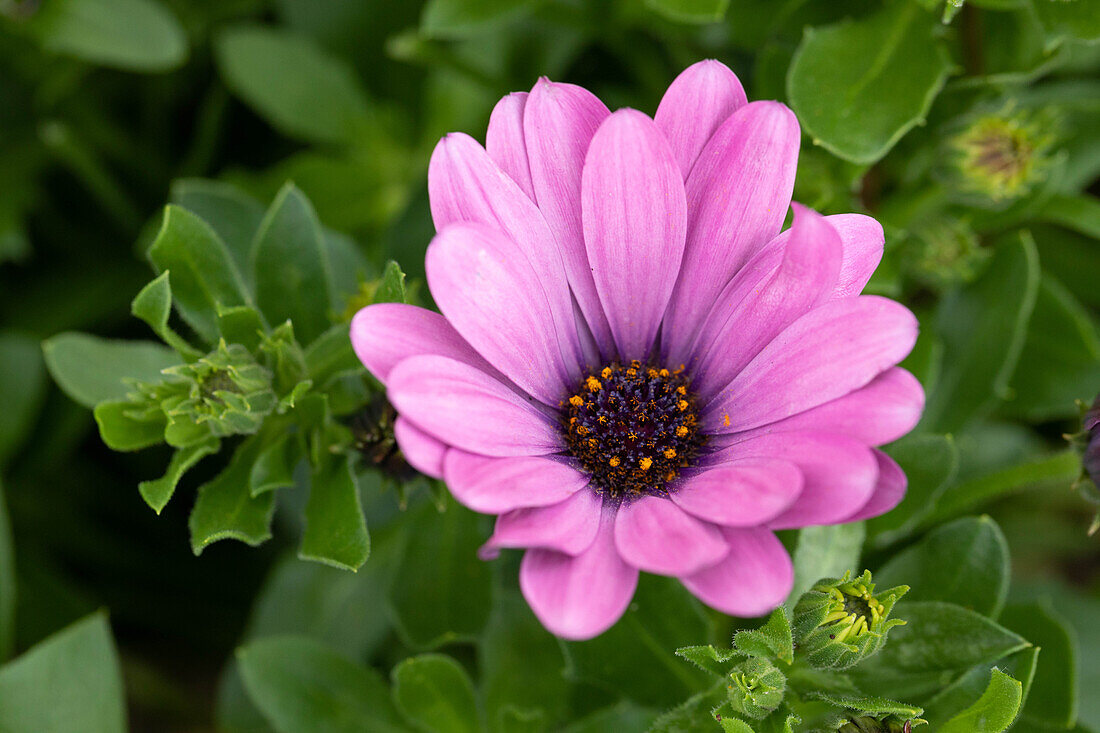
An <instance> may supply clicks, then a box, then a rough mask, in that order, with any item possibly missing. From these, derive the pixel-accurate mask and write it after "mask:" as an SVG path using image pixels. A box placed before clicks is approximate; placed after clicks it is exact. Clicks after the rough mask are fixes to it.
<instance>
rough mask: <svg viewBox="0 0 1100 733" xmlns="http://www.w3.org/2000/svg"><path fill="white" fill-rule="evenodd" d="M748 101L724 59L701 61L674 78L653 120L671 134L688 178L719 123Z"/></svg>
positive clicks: (677, 157) (676, 152) (683, 171)
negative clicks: (722, 60) (723, 61)
mask: <svg viewBox="0 0 1100 733" xmlns="http://www.w3.org/2000/svg"><path fill="white" fill-rule="evenodd" d="M746 102H748V99H747V98H746V97H745V90H744V88H743V87H742V86H741V82H740V81H739V80H738V79H737V75H736V74H734V73H733V72H732V71H730V70H729V67H727V66H726V65H725V64H723V63H722V62H721V61H715V60H713V59H707V60H705V61H699V62H698V63H694V64H692V65H691V66H689V67H687V68H686V69H684V70H683V71H682V72H680V75H679V76H678V77H676V79H674V80H673V82H672V84H670V85H669V87H668V91H666V92H665V96H663V97H662V98H661V104H660V106H658V107H657V114H656V115H654V117H653V120H654V121H655V122H656V123H657V127H659V128H661V132H663V133H664V134H665V137H666V138H668V143H669V146H670V147H671V148H672V153H673V155H675V156H676V162H677V164H679V166H680V172H681V173H682V174H683V177H684V178H687V177H688V173H689V172H690V171H691V167H692V166H693V165H694V164H695V159H696V158H698V157H699V152H700V151H701V150H702V149H703V146H704V145H706V142H707V140H710V136H711V135H713V134H714V131H715V130H717V129H718V126H719V125H721V124H722V123H723V122H725V121H726V118H727V117H729V116H730V115H731V114H733V113H734V112H736V111H737V110H738V109H739V108H741V107H743V106H745V103H746Z"/></svg>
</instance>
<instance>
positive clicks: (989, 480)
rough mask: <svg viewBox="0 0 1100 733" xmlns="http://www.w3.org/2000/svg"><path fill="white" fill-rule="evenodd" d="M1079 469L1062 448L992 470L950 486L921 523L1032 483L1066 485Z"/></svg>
mask: <svg viewBox="0 0 1100 733" xmlns="http://www.w3.org/2000/svg"><path fill="white" fill-rule="evenodd" d="M1080 473H1081V459H1080V457H1079V456H1078V455H1077V453H1076V452H1075V451H1073V450H1064V451H1061V452H1060V453H1055V454H1053V455H1051V456H1045V457H1043V458H1039V459H1038V460H1034V461H1029V462H1027V463H1021V464H1019V465H1016V466H1009V467H1008V468H1004V469H1001V470H999V471H994V472H992V473H988V474H985V475H982V476H979V477H977V478H973V479H970V480H968V481H964V482H963V483H960V484H957V485H955V486H953V487H951V490H950V491H948V492H946V493H945V494H944V495H943V497H942V498H941V499H940V501H939V503H938V505H937V506H936V511H935V512H934V513H933V514H932V515H931V516H929V517H928V518H926V520H925V523H932V522H936V521H942V520H943V519H947V518H950V517H953V516H956V515H958V514H961V513H962V512H965V511H968V510H970V509H972V508H974V507H975V506H978V505H980V504H983V503H985V502H988V501H991V500H992V499H995V498H997V497H999V496H1004V495H1006V494H1010V493H1012V492H1016V491H1022V490H1023V489H1025V488H1028V487H1031V486H1036V485H1040V484H1043V485H1051V486H1058V485H1063V486H1067V487H1068V486H1069V485H1070V484H1071V483H1072V482H1073V481H1074V480H1075V479H1076V478H1077V477H1078V476H1079V475H1080Z"/></svg>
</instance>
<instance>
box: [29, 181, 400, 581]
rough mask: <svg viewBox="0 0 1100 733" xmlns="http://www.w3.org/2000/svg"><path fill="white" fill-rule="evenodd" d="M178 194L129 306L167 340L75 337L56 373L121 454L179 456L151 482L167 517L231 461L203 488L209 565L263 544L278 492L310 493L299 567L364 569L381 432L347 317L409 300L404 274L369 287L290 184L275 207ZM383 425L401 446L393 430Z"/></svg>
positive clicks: (53, 357) (196, 528) (224, 189)
mask: <svg viewBox="0 0 1100 733" xmlns="http://www.w3.org/2000/svg"><path fill="white" fill-rule="evenodd" d="M177 197H178V198H179V199H180V202H179V203H173V204H170V205H169V206H168V207H166V209H165V210H164V213H163V216H162V219H161V222H160V229H159V231H158V232H157V234H156V236H155V237H154V238H153V241H152V243H151V244H150V245H149V248H148V252H147V254H148V258H149V261H150V263H151V264H152V266H153V268H154V269H155V270H156V271H157V273H158V274H157V276H156V277H155V278H154V279H153V280H152V281H151V282H150V283H149V284H148V285H146V286H145V287H144V288H143V289H142V290H141V292H139V293H138V294H137V296H136V297H135V298H134V300H133V303H132V307H131V310H132V312H133V314H134V315H135V316H136V317H137V318H139V319H141V320H142V321H144V322H145V323H146V325H148V327H149V328H150V329H151V330H152V331H153V333H154V334H156V335H157V336H158V337H159V338H160V339H161V341H162V342H163V345H161V344H157V343H155V342H152V341H130V342H116V341H109V340H105V339H99V338H96V337H93V336H88V335H84V334H75V333H70V334H62V335H59V336H56V337H54V338H53V339H51V340H50V341H49V342H47V343H46V345H45V355H46V361H47V364H48V366H49V368H50V370H51V372H52V373H53V375H54V377H55V379H56V380H57V381H58V383H59V384H60V385H62V387H63V388H65V389H66V391H67V392H68V393H69V394H70V395H71V396H72V397H73V398H74V399H76V400H78V401H80V402H83V403H84V404H86V405H88V406H90V407H92V408H93V410H94V414H95V420H96V423H97V425H98V427H99V433H100V436H101V438H102V439H103V442H104V443H106V444H107V445H108V446H109V447H110V448H112V449H114V450H119V451H134V450H140V449H144V448H149V447H152V446H155V445H161V444H167V445H168V446H170V447H171V448H173V449H174V453H173V454H172V457H171V459H170V461H169V463H168V467H167V469H166V471H165V474H164V476H162V477H161V478H157V479H152V480H148V481H144V482H142V483H141V485H140V486H139V490H140V492H141V495H142V497H143V498H144V499H145V501H146V502H147V503H148V504H149V506H150V507H152V508H153V509H154V510H155V511H156V512H157V513H158V514H159V513H160V512H161V511H162V510H163V509H164V508H165V507H166V506H167V505H168V503H169V501H170V500H171V499H172V496H173V494H174V493H175V491H176V487H177V485H178V484H179V483H180V481H181V479H182V478H183V476H184V475H185V474H186V473H187V472H188V471H189V470H191V469H193V468H194V467H195V466H196V464H198V463H199V462H200V461H202V460H203V459H204V458H206V457H207V456H210V455H214V454H218V453H219V452H222V451H223V450H225V452H226V453H227V454H229V458H228V462H227V465H226V466H225V468H224V469H222V471H221V472H220V473H218V474H217V475H215V476H214V477H213V478H212V479H210V480H208V481H206V482H205V483H203V484H202V485H201V486H200V487H199V489H198V498H197V500H196V501H195V505H194V507H193V509H192V511H191V517H190V522H189V525H190V529H191V545H192V549H193V550H194V552H195V553H196V554H198V553H200V552H201V551H202V550H203V548H205V547H206V546H207V545H209V544H210V543H212V542H215V541H217V540H220V539H224V538H233V539H237V540H240V541H243V542H246V543H248V544H253V545H255V544H258V543H260V542H263V541H264V540H266V539H267V538H268V537H270V536H271V529H270V527H271V519H272V514H273V512H274V509H275V504H276V496H277V491H276V490H278V489H289V488H292V487H295V486H298V485H302V484H304V485H307V486H308V491H309V498H308V500H307V501H306V503H305V508H304V520H305V528H304V530H303V533H302V540H301V545H300V549H299V554H300V556H301V557H303V558H306V559H311V560H317V561H319V562H324V563H328V564H331V565H335V566H337V567H344V568H349V569H355V568H358V567H359V566H360V565H362V564H363V562H365V561H366V559H367V555H368V553H369V548H370V540H369V535H368V533H367V527H366V521H365V518H364V515H363V511H362V509H361V507H360V497H359V488H358V478H357V469H356V466H357V463H358V461H357V456H358V455H359V453H358V449H359V448H362V447H363V441H364V440H366V438H365V437H364V435H362V434H363V433H364V432H369V430H370V429H371V428H372V427H373V428H378V427H379V426H374V425H371V424H369V422H370V421H367V422H368V424H363V423H361V422H360V423H356V422H355V421H354V420H353V419H352V418H353V417H354V416H356V415H358V414H359V413H361V412H362V411H363V410H364V409H365V408H366V406H367V405H368V403H369V402H370V401H371V399H372V398H374V399H377V397H373V396H374V395H376V394H377V387H376V385H375V384H373V383H372V382H371V381H370V380H369V378H368V377H366V373H365V371H364V370H363V368H362V366H361V365H360V363H359V361H358V359H357V358H356V357H355V354H354V353H353V352H352V348H351V343H350V340H349V337H348V317H349V314H348V311H349V310H351V312H352V313H353V312H354V308H355V307H357V306H358V305H363V304H366V303H370V302H377V301H378V300H382V299H386V300H396V301H398V302H404V300H405V290H404V275H403V274H402V273H401V270H400V268H398V267H397V266H396V264H393V263H391V264H390V266H388V267H387V268H386V270H385V273H384V274H383V276H382V277H381V278H377V279H373V280H372V279H369V278H367V277H366V276H365V275H366V274H367V272H368V270H369V268H367V266H366V265H365V264H364V263H363V261H362V260H361V259H360V256H359V255H358V253H357V252H356V250H355V249H354V247H351V246H350V245H349V244H348V242H346V241H345V240H344V239H342V238H341V237H339V236H338V235H336V234H334V233H332V232H330V231H328V230H325V229H324V228H323V227H322V226H321V224H320V223H319V221H318V220H317V216H316V214H315V213H314V211H313V208H312V206H311V205H310V202H309V201H308V199H306V197H305V196H304V195H303V194H302V193H301V192H300V191H299V190H298V189H296V188H295V187H294V186H293V185H290V184H288V185H287V186H285V187H284V188H283V189H282V190H281V191H280V192H279V194H278V195H277V196H276V198H275V200H274V202H273V203H272V204H271V206H270V207H268V209H267V210H266V211H263V210H262V209H260V206H259V204H258V203H256V202H255V201H254V200H253V199H250V198H248V197H246V196H245V195H244V194H243V193H241V192H240V191H236V190H234V189H232V188H231V187H228V186H227V185H225V184H206V183H203V182H192V183H190V184H188V185H187V186H185V187H182V190H180V192H179V193H178V194H177ZM188 206H190V207H191V208H188ZM192 209H193V210H192ZM204 215H205V217H207V218H204ZM177 317H178V319H179V321H181V322H182V324H181V325H182V326H183V327H185V328H186V329H187V330H188V333H187V334H186V335H184V334H182V333H181V332H180V331H179V329H178V328H177V327H175V326H174V325H173V322H174V321H175V320H176V318H177ZM380 429H382V430H383V432H384V431H385V430H389V431H390V432H389V440H390V443H391V448H392V425H388V424H387V425H383V426H381V428H380ZM357 431H358V432H359V433H360V434H361V435H359V436H358V437H357ZM377 439H378V440H384V439H385V436H384V435H383V436H377ZM392 450H393V451H396V449H395V448H393V449H392Z"/></svg>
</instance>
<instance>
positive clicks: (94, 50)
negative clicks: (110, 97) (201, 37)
mask: <svg viewBox="0 0 1100 733" xmlns="http://www.w3.org/2000/svg"><path fill="white" fill-rule="evenodd" d="M119 19H125V22H119ZM25 27H26V29H27V31H29V32H30V34H31V35H32V36H34V37H35V38H36V39H37V40H38V42H39V43H41V44H42V47H43V48H44V49H45V50H47V51H50V52H52V53H57V54H61V55H64V56H72V57H73V58H77V59H80V60H82V61H86V62H88V63H91V64H98V65H100V66H110V67H113V68H116V69H123V70H125V71H144V72H158V71H167V70H168V69H173V68H175V67H177V66H179V65H180V64H182V63H183V62H184V61H185V60H186V59H187V36H186V34H185V33H184V30H183V27H182V26H181V25H180V23H179V21H177V20H176V18H175V16H173V15H172V13H171V12H170V11H169V10H168V9H167V8H165V7H164V5H163V4H161V3H160V2H157V0H51V2H49V3H45V4H43V5H42V6H41V7H39V8H36V12H35V13H34V14H32V15H31V17H30V20H29V21H27V23H26V25H25Z"/></svg>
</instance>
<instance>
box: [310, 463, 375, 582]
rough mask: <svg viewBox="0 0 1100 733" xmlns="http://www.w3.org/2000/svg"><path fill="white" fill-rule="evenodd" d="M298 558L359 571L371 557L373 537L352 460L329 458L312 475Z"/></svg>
mask: <svg viewBox="0 0 1100 733" xmlns="http://www.w3.org/2000/svg"><path fill="white" fill-rule="evenodd" d="M305 520H306V528H305V532H304V533H303V534H302V545H301V547H300V548H299V550H298V557H300V558H302V559H303V560H314V561H316V562H322V563H325V564H326V565H332V566H333V567H337V568H344V569H345V570H356V569H358V568H359V566H361V565H362V564H363V563H365V562H366V561H367V557H368V556H369V555H370V535H369V534H368V533H367V520H366V519H365V518H364V517H363V507H362V506H361V505H360V503H359V485H358V484H357V483H356V481H355V474H354V473H353V472H352V470H351V458H350V457H348V456H345V455H340V456H326V457H325V459H324V460H323V461H322V463H321V464H320V465H319V466H317V468H316V469H314V471H313V476H312V480H311V482H310V489H309V502H308V503H307V504H306V509H305Z"/></svg>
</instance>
